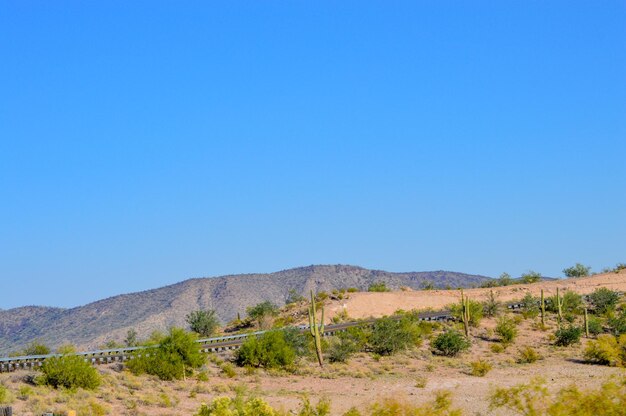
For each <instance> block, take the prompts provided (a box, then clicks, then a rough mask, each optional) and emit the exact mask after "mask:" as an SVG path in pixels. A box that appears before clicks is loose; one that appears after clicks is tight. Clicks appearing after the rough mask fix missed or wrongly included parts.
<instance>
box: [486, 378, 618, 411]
mask: <svg viewBox="0 0 626 416" xmlns="http://www.w3.org/2000/svg"><path fill="white" fill-rule="evenodd" d="M497 408H506V409H508V412H507V413H506V414H519V415H527V416H565V415H577V416H597V415H623V414H624V409H625V408H626V380H621V381H618V382H615V381H609V382H607V383H604V384H603V385H602V387H600V388H599V389H593V390H582V391H581V390H579V389H578V387H577V386H575V385H571V386H568V387H565V388H563V389H561V390H560V391H559V392H558V393H557V394H556V395H551V394H550V393H549V390H548V388H547V386H546V382H545V380H543V379H540V378H536V379H533V380H532V381H531V382H530V383H528V384H518V385H516V386H513V387H510V388H505V387H503V388H497V389H496V390H495V392H494V393H493V394H492V395H491V398H490V409H492V410H493V409H497Z"/></svg>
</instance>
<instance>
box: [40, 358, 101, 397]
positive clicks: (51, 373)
mask: <svg viewBox="0 0 626 416" xmlns="http://www.w3.org/2000/svg"><path fill="white" fill-rule="evenodd" d="M40 370H41V372H42V374H41V376H39V377H37V384H42V385H47V386H52V387H54V388H59V387H64V388H66V389H77V388H83V389H86V390H94V389H96V388H97V387H98V386H99V385H100V382H101V379H100V374H99V373H98V371H96V369H95V368H94V367H93V366H92V365H91V364H89V363H88V362H86V361H85V360H84V358H82V357H79V356H76V355H63V356H60V357H51V358H48V359H47V360H45V361H44V362H43V365H42V366H41V367H40Z"/></svg>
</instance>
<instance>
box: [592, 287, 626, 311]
mask: <svg viewBox="0 0 626 416" xmlns="http://www.w3.org/2000/svg"><path fill="white" fill-rule="evenodd" d="M589 301H590V302H591V304H592V305H593V306H594V308H595V312H596V313H599V314H602V313H605V312H607V311H609V310H613V309H615V305H617V302H618V301H619V294H618V293H617V292H616V291H614V290H611V289H607V288H606V287H601V288H598V289H596V290H594V291H593V293H591V294H590V295H589Z"/></svg>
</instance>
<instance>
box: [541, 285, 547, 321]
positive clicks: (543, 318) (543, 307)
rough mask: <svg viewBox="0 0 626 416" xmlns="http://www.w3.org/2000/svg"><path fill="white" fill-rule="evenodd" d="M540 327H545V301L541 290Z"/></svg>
mask: <svg viewBox="0 0 626 416" xmlns="http://www.w3.org/2000/svg"><path fill="white" fill-rule="evenodd" d="M540 306H541V326H542V327H545V326H546V301H545V298H544V297H543V289H541V305H540Z"/></svg>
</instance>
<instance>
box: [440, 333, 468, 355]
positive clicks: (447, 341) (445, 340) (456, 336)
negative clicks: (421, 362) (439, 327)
mask: <svg viewBox="0 0 626 416" xmlns="http://www.w3.org/2000/svg"><path fill="white" fill-rule="evenodd" d="M431 345H432V347H433V348H434V349H435V351H434V352H435V353H436V354H440V355H445V356H448V357H454V356H455V355H457V354H459V353H460V352H462V351H465V350H466V349H468V348H469V347H470V342H469V341H468V340H467V339H466V338H465V337H464V336H463V334H461V333H460V332H459V331H457V330H456V329H447V330H446V331H444V332H442V333H441V334H439V335H438V336H437V337H436V338H435V339H434V340H433V342H432V343H431Z"/></svg>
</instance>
